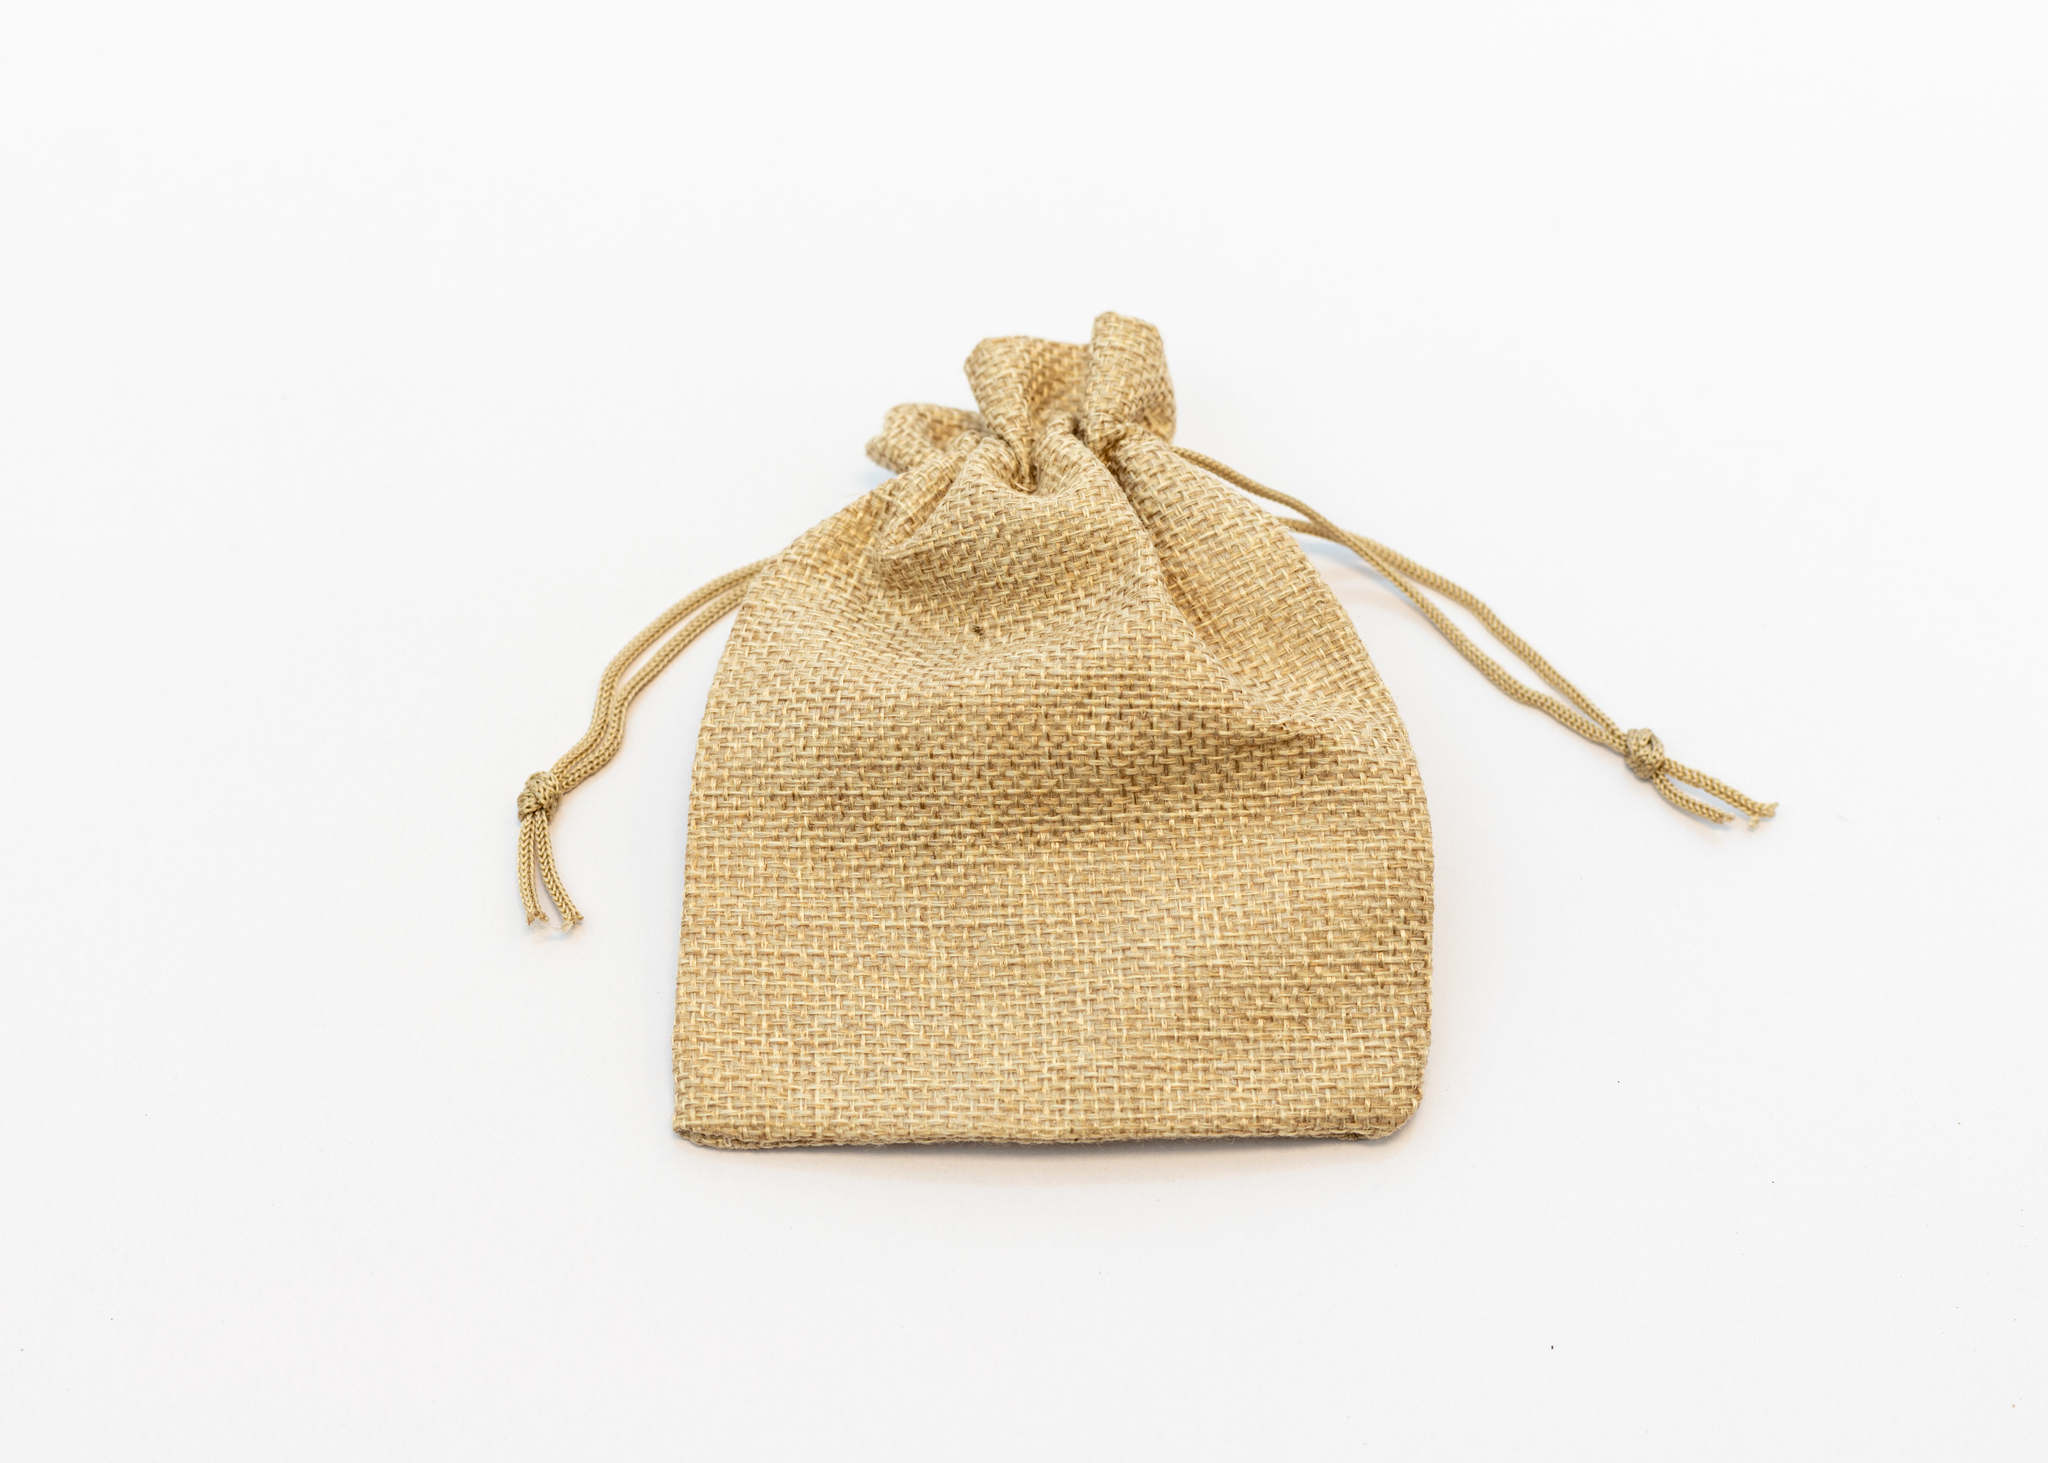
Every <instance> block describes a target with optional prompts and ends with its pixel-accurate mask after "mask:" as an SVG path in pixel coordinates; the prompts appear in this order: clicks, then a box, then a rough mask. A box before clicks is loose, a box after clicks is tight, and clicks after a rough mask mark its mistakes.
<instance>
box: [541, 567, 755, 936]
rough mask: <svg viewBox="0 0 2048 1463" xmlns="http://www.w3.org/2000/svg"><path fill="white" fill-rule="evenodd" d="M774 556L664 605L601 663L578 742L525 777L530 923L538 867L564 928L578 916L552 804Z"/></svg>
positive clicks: (589, 770) (585, 775)
mask: <svg viewBox="0 0 2048 1463" xmlns="http://www.w3.org/2000/svg"><path fill="white" fill-rule="evenodd" d="M773 562H774V561H773V560H772V559H762V560H760V561H759V562H758V563H753V564H749V565H747V567H746V568H744V569H735V570H733V571H732V573H730V574H721V575H720V576H719V577H718V578H716V579H714V580H712V581H711V582H710V583H709V584H707V585H705V586H704V587H703V588H701V589H699V590H697V591H696V592H695V593H694V594H691V595H688V596H686V597H685V598H683V599H679V600H677V601H676V602H675V603H674V604H672V605H670V606H669V607H668V608H667V609H666V610H664V611H662V613H661V615H660V617H659V618H658V619H656V620H655V622H654V623H653V624H651V625H649V626H648V627H647V628H646V629H645V630H642V631H641V632H640V633H639V634H638V635H635V636H634V637H633V638H632V639H631V640H629V641H627V642H626V648H625V649H624V650H621V651H620V652H619V653H618V654H617V655H615V656H613V657H612V663H611V664H610V665H608V666H606V667H605V669H604V676H603V677H602V678H601V679H600V680H599V681H598V683H597V706H596V708H595V709H594V710H593V711H592V712H591V713H590V730H589V731H587V732H585V733H584V734H583V738H582V740H581V741H579V742H577V743H576V745H575V746H573V747H571V748H570V749H569V750H568V751H567V752H565V753H563V755H562V758H561V760H560V761H558V762H556V763H555V765H554V766H553V767H550V768H549V769H548V770H547V771H545V772H536V773H534V774H533V776H531V777H529V778H527V779H526V786H525V787H524V788H522V789H521V790H520V793H519V897H520V898H521V899H522V900H524V901H525V904H526V922H527V923H528V924H529V925H532V924H538V923H540V922H542V921H544V920H545V919H546V918H547V913H546V911H544V910H543V909H542V908H541V903H540V892H539V890H537V889H536V888H535V887H534V875H535V873H536V872H538V873H539V875H540V882H541V883H543V884H545V885H546V886H547V891H548V898H550V899H552V900H553V901H554V902H555V910H556V912H557V913H559V914H560V915H561V917H562V927H563V928H564V929H567V928H569V927H570V926H572V925H574V924H577V923H578V922H579V921H581V920H582V918H583V912H582V911H581V910H579V909H577V907H576V902H575V901H574V900H572V899H571V898H570V897H569V892H568V891H567V890H566V889H564V888H563V887H562V876H561V875H560V874H559V873H557V872H556V871H555V851H554V847H553V845H552V844H551V843H550V842H549V839H548V818H549V817H550V816H551V815H552V814H553V813H554V811H555V807H556V805H557V804H559V803H560V802H561V801H562V797H563V795H564V794H566V793H568V792H571V791H573V790H574V789H575V788H576V786H577V785H578V784H579V783H582V782H585V781H588V780H589V779H590V778H592V777H594V776H596V775H597V774H598V773H599V772H600V771H602V770H603V768H604V765H605V764H606V763H607V762H609V761H611V760H612V758H614V757H616V756H617V755H618V754H619V747H620V744H621V743H623V742H624V741H625V739H626V708H627V707H628V706H631V705H632V704H633V698H634V697H635V696H638V695H639V694H640V693H641V692H642V691H643V690H645V689H646V688H647V683H648V682H650V681H652V680H653V679H654V678H655V677H656V676H658V675H660V674H661V673H662V672H663V671H665V670H667V669H668V665H669V662H670V661H672V660H674V659H675V658H676V657H677V656H679V655H681V654H682V653H683V652H684V651H685V650H686V649H688V648H689V645H690V642H691V641H693V640H695V639H696V638H697V637H698V636H699V635H702V634H703V633H704V632H705V631H706V630H708V629H710V628H711V627H712V626H713V625H714V624H716V623H717V622H718V621H719V620H720V619H722V618H724V617H725V616H726V615H728V614H730V613H732V611H733V610H734V609H735V608H736V607H737V606H738V605H739V602H740V600H741V599H742V598H743V597H744V596H745V594H746V592H747V585H748V584H749V583H750V582H751V581H752V580H753V577H754V576H755V575H756V574H758V573H760V572H761V571H762V570H763V569H765V568H767V567H768V565H769V564H771V563H773ZM679 622H680V623H681V625H682V628H681V629H679V630H677V631H676V632H675V634H673V635H669V638H668V639H667V640H663V641H662V643H661V644H660V645H659V646H657V647H656V648H655V650H654V654H653V655H652V656H650V657H649V659H648V661H647V664H645V665H643V666H641V667H640V669H639V670H637V671H634V672H633V675H632V677H631V678H630V679H628V680H626V681H625V682H624V683H623V684H621V682H620V679H619V678H620V677H621V676H624V675H625V674H626V671H627V670H628V669H629V668H630V667H631V666H632V665H633V663H634V662H635V661H637V660H639V659H640V657H641V656H643V655H646V654H647V649H648V647H649V646H651V645H654V643H655V642H656V641H657V640H661V637H662V636H663V635H668V632H669V630H670V629H671V628H672V627H674V626H675V625H676V624H678V623H679Z"/></svg>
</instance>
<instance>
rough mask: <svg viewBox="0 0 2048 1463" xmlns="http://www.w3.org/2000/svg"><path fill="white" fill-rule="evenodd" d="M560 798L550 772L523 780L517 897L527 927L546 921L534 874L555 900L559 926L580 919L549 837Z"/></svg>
mask: <svg viewBox="0 0 2048 1463" xmlns="http://www.w3.org/2000/svg"><path fill="white" fill-rule="evenodd" d="M561 801H562V784H561V781H560V779H558V778H557V777H556V776H555V774H554V773H553V772H552V771H549V772H536V773H534V774H533V776H531V777H529V778H527V779H526V786H525V787H523V788H521V789H520V790H519V897H520V900H521V901H522V902H523V903H524V904H525V905H526V923H527V927H528V928H529V929H530V928H532V927H533V926H534V925H537V924H545V923H547V918H548V916H547V911H546V910H545V909H543V908H542V907H541V902H540V890H539V889H538V888H536V887H535V883H534V875H535V874H536V873H538V874H539V876H540V882H541V883H542V884H545V885H546V886H547V891H548V897H549V898H550V899H552V900H554V902H555V909H556V911H557V912H559V913H560V914H561V916H562V928H563V929H565V930H566V929H570V928H572V927H574V926H575V925H577V924H580V923H581V922H582V920H583V912H582V911H581V910H579V909H578V908H577V907H576V902H575V901H574V900H573V899H571V898H570V897H569V892H568V891H567V890H566V889H564V888H563V887H562V879H561V876H560V875H559V874H557V873H556V872H555V849H554V844H553V842H552V841H551V840H550V839H549V838H548V816H549V815H550V814H551V813H553V812H554V811H555V809H556V808H557V807H558V806H559V805H560V804H561Z"/></svg>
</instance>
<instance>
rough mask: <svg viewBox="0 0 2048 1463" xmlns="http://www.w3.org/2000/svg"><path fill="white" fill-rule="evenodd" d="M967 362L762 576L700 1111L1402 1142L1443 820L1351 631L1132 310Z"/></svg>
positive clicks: (708, 725)
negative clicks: (1246, 487) (1203, 457)
mask: <svg viewBox="0 0 2048 1463" xmlns="http://www.w3.org/2000/svg"><path fill="white" fill-rule="evenodd" d="M967 375H968V380H969V383H970V385H971V386H972V388H973V392H974V397H975V401H976V403H977V406H978V410H977V411H973V412H968V411H961V410H955V409H951V408H943V407H930V406H906V407H898V408H897V409H896V410H894V411H892V412H890V413H889V415H888V418H887V422H886V424H885V426H884V428H883V431H882V435H881V436H879V437H877V438H876V439H875V441H874V442H873V443H871V444H870V446H869V449H868V450H869V454H870V455H871V456H872V457H874V459H875V460H876V461H877V462H879V463H881V464H882V465H883V466H885V467H887V468H889V469H891V470H892V471H894V472H896V473H897V474H899V475H898V476H897V477H895V478H893V479H892V480H891V481H889V482H888V483H886V484H884V485H883V486H882V487H880V488H878V489H876V490H875V491H874V492H872V493H870V494H869V495H868V496H866V497H865V498H863V499H861V500H860V501H859V502H857V503H855V504H854V505H853V506H852V507H850V508H848V509H846V510H845V511H844V512H842V513H840V514H838V515H836V516H835V517H833V518H831V519H829V520H828V521H826V522H825V523H823V524H821V525H820V526H819V527H818V528H816V529H814V530H813V531H812V532H810V533H808V534H806V535H805V536H804V537H803V538H801V539H799V540H798V541H797V542H796V543H795V544H794V545H793V546H792V547H791V548H790V549H789V550H787V551H786V552H785V553H783V554H782V555H781V556H780V557H778V558H777V559H775V560H773V561H771V562H770V563H769V564H768V565H767V566H766V567H764V568H762V569H761V570H760V571H759V572H758V574H756V575H755V576H754V577H753V579H752V582H751V583H750V584H748V585H746V587H745V589H744V599H743V600H742V602H741V603H740V607H739V614H738V618H737V620H736V622H735V623H734V626H733V629H732V634H731V638H730V641H729V643H728V646H727V648H726V651H725V655H724V659H723V660H722V662H721V663H720V665H719V669H718V674H717V678H716V680H715V682H714V684H713V687H712V691H711V697H710V702H709V705H708V706H707V708H706V711H705V715H704V721H703V729H702V732H701V735H700V738H699V743H698V750H697V761H696V769H695V774H694V779H693V782H692V789H691V798H690V830H689V844H688V852H687V865H686V876H685V884H684V894H683V930H682V959H681V966H680V972H679V979H678V983H677V997H676V1029H675V1059H676V1115H675V1125H676V1129H677V1131H679V1132H680V1133H682V1134H683V1135H685V1136H686V1137H688V1138H690V1139H692V1140H693V1141H696V1142H699V1143H708V1144H717V1145H724V1146H734V1147H761V1146H775V1145H786V1144H818V1143H933V1142H947V1141H956V1140H974V1141H1001V1142H1065V1143H1071V1142H1096V1141H1103V1140H1110V1139H1138V1138H1198V1137H1213V1136H1224V1135H1254V1134H1292V1135H1316V1134H1320V1135H1339V1136H1346V1137H1368V1136H1374V1135H1378V1134H1384V1133H1387V1132H1390V1131H1392V1130H1393V1129H1394V1128H1396V1127H1398V1126H1399V1125H1400V1124H1401V1123H1402V1122H1403V1121H1404V1120H1406V1118H1407V1117H1408V1115H1409V1114H1410V1113H1411V1112H1413V1111H1414V1109H1415V1105H1416V1103H1417V1101H1418V1100H1419V1099H1420V1097H1421V1092H1422V1072H1423V1064H1424V1059H1425V1057H1426V1054H1427V1051H1428V1044H1429V961H1430V904H1431V871H1430V842H1429V821H1428V816H1427V812H1426V810H1425V808H1424V804H1423V796H1422V783H1421V780H1420V778H1419V776H1418V775H1417V772H1416V766H1415V759H1414V757H1413V755H1412V754H1411V752H1410V751H1409V747H1408V740H1407V736H1406V734H1405V732H1404V731H1403V729H1402V726H1401V722H1400V719H1399V717H1398V716H1396V714H1395V711H1394V706H1393V702H1392V701H1391V700H1390V699H1389V697H1388V695H1387V692H1386V688H1385V687H1384V686H1383V685H1382V684H1381V682H1380V679H1379V676H1378V675H1377V674H1376V673H1375V671H1374V669H1373V666H1372V662H1371V661H1370V660H1369V659H1368V658H1367V656H1366V652H1365V649H1364V647H1363V646H1362V645H1361V644H1360V643H1359V641H1358V637H1357V635H1356V633H1355V632H1354V631H1353V629H1352V626H1351V622H1350V620H1349V618H1348V617H1347V616H1346V615H1345V613H1344V611H1343V610H1342V608H1341V607H1340V606H1339V605H1338V603H1337V601H1336V599H1335V598H1334V596H1333V595H1332V594H1331V593H1330V590H1329V589H1328V587H1327V586H1326V585H1325V584H1324V583H1323V581H1322V579H1321V578H1320V577H1319V576H1318V575H1317V574H1316V572H1315V571H1314V570H1313V569H1312V568H1311V567H1310V565H1309V563H1308V560H1307V559H1306V558H1305V557H1304V555H1303V554H1302V552H1301V549H1300V548H1299V547H1298V546H1297V544H1296V543H1295V541H1294V539H1293V538H1292V536H1291V535H1290V533H1289V531H1288V529H1287V528H1286V527H1284V526H1283V524H1282V522H1281V521H1280V520H1277V519H1275V518H1274V517H1273V516H1271V515H1269V514H1267V513H1266V512H1264V511H1263V510H1261V509H1259V508H1257V507H1255V506H1254V505H1253V504H1251V503H1250V502H1248V501H1247V500H1246V499H1244V498H1243V497H1241V496H1239V495H1238V494H1237V493H1235V492H1233V491H1232V490H1231V489H1230V488H1229V487H1227V486H1226V485H1225V484H1224V483H1223V482H1221V481H1219V480H1218V479H1217V478H1216V477H1215V476H1212V475H1211V474H1210V473H1208V472H1205V471H1204V470H1202V469H1201V468H1200V467H1197V466H1195V465H1193V464H1191V463H1190V462H1189V461H1188V460H1186V459H1185V458H1183V457H1182V456H1180V455H1178V454H1177V453H1176V452H1175V450H1174V449H1173V447H1172V446H1171V445H1170V442H1171V438H1172V434H1173V428H1174V405H1173V389H1172V386H1171V383H1170V381H1169V379H1168V376H1167V370H1166V361H1165V357H1164V354H1163V352H1162V350H1161V347H1160V341H1159V336H1158V333H1157V332H1156V331H1155V330H1154V329H1153V328H1152V327H1151V326H1149V325H1146V324H1144V323H1143V322H1141V321H1137V320H1131V319H1127V318H1124V317H1121V316H1116V315H1104V316H1102V317H1101V318H1100V319H1099V320H1098V321H1097V322H1096V324H1095V330H1094V338H1093V340H1092V342H1091V344H1089V345H1087V346H1077V345H1063V344H1057V343H1054V342H1049V341H1041V340H1029V339H998V340H988V341H984V342H983V343H982V344H981V345H980V346H979V347H978V348H977V349H976V350H975V352H974V354H973V355H972V357H970V358H969V360H968V363H967ZM723 583H724V582H723V581H721V586H722V585H723ZM737 592H738V591H734V593H737ZM687 603H688V602H686V604H687ZM699 603H700V604H701V605H703V606H706V607H708V608H715V609H717V610H718V612H720V613H723V612H724V606H725V604H726V603H727V601H725V600H722V599H716V598H711V599H705V600H702V601H700V602H699ZM679 608H680V607H679ZM692 608H696V606H692ZM672 613H674V612H672ZM686 613H687V612H686ZM678 618H681V616H678ZM658 623H660V622H658ZM691 633H694V631H692V632H691ZM629 648H630V647H629ZM614 679H616V677H614ZM626 694H627V696H628V697H629V696H630V690H629V691H628V692H627V693H626ZM606 714H607V713H606V711H605V703H604V701H603V700H602V698H601V701H600V708H599V717H598V718H596V719H594V720H593V733H592V735H593V737H594V738H600V739H601V736H600V733H601V728H600V722H601V721H602V720H603V718H604V716H605V715H606ZM616 715H620V716H622V715H623V703H621V705H620V708H619V710H618V711H617V713H616ZM586 740H590V739H586ZM579 745H581V744H579ZM607 755H608V753H607ZM564 763H565V764H568V763H569V759H564ZM575 770H576V769H575V767H574V766H573V765H571V766H569V767H568V768H567V769H566V771H567V775H573V774H574V771H575ZM584 775H587V773H585V774H584ZM565 780H566V778H565ZM552 790H553V789H552V787H551V785H543V786H540V787H538V788H534V787H530V788H529V793H528V801H531V802H532V803H533V804H534V807H535V808H536V809H540V811H539V812H538V813H532V814H528V811H527V809H526V807H525V804H522V813H523V814H526V815H527V816H528V817H529V821H530V824H531V826H532V827H533V828H534V829H535V830H536V831H535V833H534V835H533V837H532V838H528V839H527V840H526V841H523V842H522V885H523V887H526V888H528V889H529V890H530V889H531V883H532V881H531V875H530V873H529V872H528V868H529V865H530V864H531V863H532V861H533V858H539V859H541V860H543V861H544V872H545V873H546V876H547V879H548V880H549V888H550V889H551V890H553V889H554V888H555V885H554V882H553V879H554V876H553V873H552V862H551V858H549V856H548V855H547V849H546V843H545V827H546V808H547V807H551V805H552V804H551V800H550V796H549V795H550V793H551V792H552ZM523 826H527V825H523ZM535 839H537V840H538V842H537V849H538V852H537V854H535V855H533V856H531V857H530V856H529V854H528V852H527V843H528V842H532V841H534V840H535ZM534 899H535V896H534V895H532V894H529V896H528V911H529V916H530V917H531V916H533V915H534V914H535V913H536V912H537V910H538V906H537V904H536V903H535V902H534ZM561 902H562V898H561V897H560V896H557V903H558V904H560V903H561ZM566 913H567V912H565V917H566Z"/></svg>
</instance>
